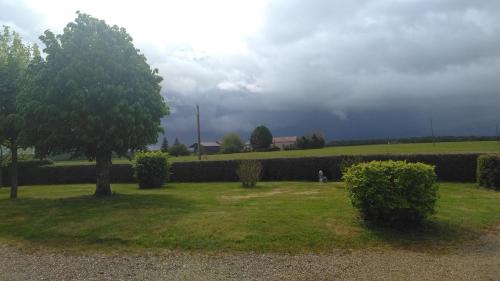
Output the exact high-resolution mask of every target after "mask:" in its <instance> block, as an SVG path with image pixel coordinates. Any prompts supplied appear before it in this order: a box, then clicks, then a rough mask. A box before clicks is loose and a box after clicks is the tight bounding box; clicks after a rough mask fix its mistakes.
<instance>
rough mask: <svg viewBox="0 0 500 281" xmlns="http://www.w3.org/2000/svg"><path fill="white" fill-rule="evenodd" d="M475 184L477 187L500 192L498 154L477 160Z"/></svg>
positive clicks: (499, 161)
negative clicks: (476, 183)
mask: <svg viewBox="0 0 500 281" xmlns="http://www.w3.org/2000/svg"><path fill="white" fill-rule="evenodd" d="M477 182H478V184H479V186H484V187H487V188H493V189H495V190H500V154H497V155H481V156H479V157H478V158H477Z"/></svg>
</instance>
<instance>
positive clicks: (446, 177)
mask: <svg viewBox="0 0 500 281" xmlns="http://www.w3.org/2000/svg"><path fill="white" fill-rule="evenodd" d="M478 156H479V154H439V155H438V154H425V155H424V154H422V155H363V156H331V157H309V158H285V159H263V160H260V161H261V163H262V166H263V171H264V172H263V175H262V179H263V180H265V181H296V180H299V181H304V180H305V181H316V180H317V178H318V171H319V170H322V171H323V172H324V174H325V176H327V177H328V179H329V180H331V181H332V180H333V181H338V180H340V179H341V168H340V167H341V165H342V164H343V163H345V162H346V160H347V161H349V160H348V159H351V160H352V159H353V158H355V159H357V160H361V161H363V162H365V161H372V160H406V161H408V162H422V163H426V164H431V165H435V166H436V174H437V176H438V179H439V180H441V181H456V182H473V181H475V180H476V167H477V164H476V161H477V157H478ZM237 167H238V160H229V161H202V162H179V163H173V164H172V167H171V181H173V182H215V181H238V176H237V175H236V169H237ZM95 175H96V171H95V166H93V165H80V166H45V167H36V168H24V169H20V171H19V183H20V184H21V185H30V184H62V183H92V182H95V178H96V176H95ZM3 179H4V185H7V184H8V182H9V171H8V169H5V168H4V173H3ZM111 180H112V182H134V181H135V179H134V177H133V169H132V165H130V164H117V165H113V167H112V170H111Z"/></svg>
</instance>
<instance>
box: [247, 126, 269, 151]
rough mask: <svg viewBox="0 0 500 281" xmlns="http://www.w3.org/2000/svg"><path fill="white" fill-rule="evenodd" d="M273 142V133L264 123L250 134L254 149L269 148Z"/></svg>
mask: <svg viewBox="0 0 500 281" xmlns="http://www.w3.org/2000/svg"><path fill="white" fill-rule="evenodd" d="M272 142H273V135H272V134H271V131H269V129H268V128H267V127H266V126H264V125H260V126H257V127H256V128H255V129H254V130H253V132H252V135H251V136H250V143H251V144H252V148H253V149H254V150H262V149H268V148H269V147H270V146H271V143H272Z"/></svg>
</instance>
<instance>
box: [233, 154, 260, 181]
mask: <svg viewBox="0 0 500 281" xmlns="http://www.w3.org/2000/svg"><path fill="white" fill-rule="evenodd" d="M236 174H238V177H239V178H240V182H241V184H242V185H243V187H254V186H255V185H256V184H257V182H258V181H260V179H261V178H262V164H260V162H259V161H258V160H242V161H241V162H240V164H239V165H238V170H237V171H236Z"/></svg>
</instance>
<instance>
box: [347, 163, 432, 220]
mask: <svg viewBox="0 0 500 281" xmlns="http://www.w3.org/2000/svg"><path fill="white" fill-rule="evenodd" d="M343 179H344V181H345V183H346V185H347V188H348V191H349V196H350V198H351V202H352V204H353V206H354V207H355V208H357V209H358V210H359V211H360V212H361V214H362V215H363V217H364V218H365V219H367V220H369V221H373V222H376V223H378V224H385V225H396V224H407V223H417V222H420V221H421V220H423V219H425V218H426V217H427V216H428V215H430V214H433V213H434V212H435V209H434V206H435V203H436V200H437V198H438V195H437V191H438V188H437V186H436V185H435V181H436V173H435V172H434V166H431V165H427V164H423V163H407V162H405V161H372V162H369V163H361V164H357V165H353V166H351V167H350V168H348V169H347V171H346V172H345V173H344V175H343Z"/></svg>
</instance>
